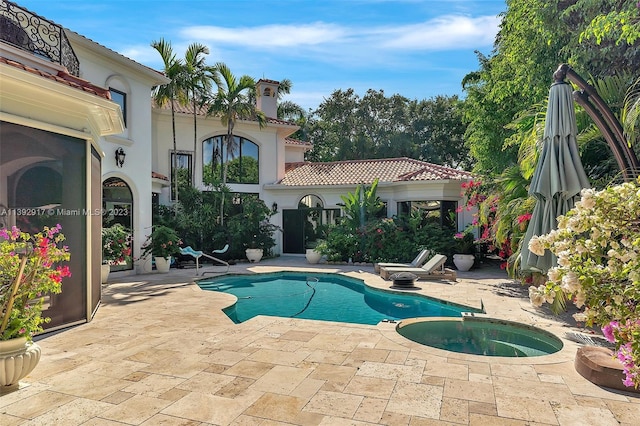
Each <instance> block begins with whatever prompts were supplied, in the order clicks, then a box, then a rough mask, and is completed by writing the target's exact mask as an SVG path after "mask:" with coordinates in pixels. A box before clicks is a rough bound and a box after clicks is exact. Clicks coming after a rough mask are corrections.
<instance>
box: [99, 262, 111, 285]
mask: <svg viewBox="0 0 640 426" xmlns="http://www.w3.org/2000/svg"><path fill="white" fill-rule="evenodd" d="M110 272H111V265H101V269H100V282H101V283H102V284H104V283H106V282H107V281H109V273H110Z"/></svg>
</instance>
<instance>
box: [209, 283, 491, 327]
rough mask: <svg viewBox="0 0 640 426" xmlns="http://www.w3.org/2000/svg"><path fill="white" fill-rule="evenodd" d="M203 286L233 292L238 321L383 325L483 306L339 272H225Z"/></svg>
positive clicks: (456, 314)
mask: <svg viewBox="0 0 640 426" xmlns="http://www.w3.org/2000/svg"><path fill="white" fill-rule="evenodd" d="M198 285H199V286H200V287H201V288H202V289H203V290H212V291H221V292H224V293H230V294H233V295H235V296H236V297H237V298H238V301H237V302H236V303H235V304H234V305H232V306H229V307H228V308H226V309H224V312H225V314H227V316H228V317H229V318H231V320H232V321H233V322H235V323H236V324H237V323H241V322H243V321H247V320H248V319H251V318H253V317H255V316H257V315H271V316H278V317H287V318H304V319H315V320H322V321H336V322H348V323H355V324H377V323H379V322H380V321H382V320H400V319H405V318H413V317H460V316H461V314H462V312H480V310H478V309H474V308H470V307H467V306H462V305H455V304H450V303H446V302H444V301H440V300H437V299H431V298H427V297H424V296H420V295H407V294H399V293H392V292H386V291H381V290H376V289H372V288H369V287H367V286H366V285H364V283H363V282H362V280H359V279H356V278H351V277H346V276H342V275H338V274H326V273H325V274H322V273H310V274H303V273H299V272H279V273H266V274H253V275H224V276H221V277H216V278H212V279H206V280H201V281H199V282H198Z"/></svg>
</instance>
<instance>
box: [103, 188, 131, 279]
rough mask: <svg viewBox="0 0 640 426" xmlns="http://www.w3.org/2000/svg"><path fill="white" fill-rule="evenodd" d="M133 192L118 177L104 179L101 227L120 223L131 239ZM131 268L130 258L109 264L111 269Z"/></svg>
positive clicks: (123, 269) (122, 269)
mask: <svg viewBox="0 0 640 426" xmlns="http://www.w3.org/2000/svg"><path fill="white" fill-rule="evenodd" d="M133 207H134V206H133V193H132V192H131V188H130V187H129V184H127V182H125V181H124V180H122V179H120V178H118V177H111V178H108V179H106V180H105V181H104V182H103V184H102V227H103V228H108V227H110V226H113V225H115V224H116V223H119V224H121V225H122V226H124V227H125V228H127V229H128V230H129V232H130V233H131V241H133ZM130 269H133V261H132V259H131V258H130V259H129V260H127V261H126V262H122V263H120V264H117V265H111V270H112V271H125V270H130Z"/></svg>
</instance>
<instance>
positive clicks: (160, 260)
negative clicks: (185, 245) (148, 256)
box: [154, 256, 171, 274]
mask: <svg viewBox="0 0 640 426" xmlns="http://www.w3.org/2000/svg"><path fill="white" fill-rule="evenodd" d="M154 260H155V262H156V270H157V271H158V272H160V273H161V274H166V273H167V272H169V268H171V256H169V257H154Z"/></svg>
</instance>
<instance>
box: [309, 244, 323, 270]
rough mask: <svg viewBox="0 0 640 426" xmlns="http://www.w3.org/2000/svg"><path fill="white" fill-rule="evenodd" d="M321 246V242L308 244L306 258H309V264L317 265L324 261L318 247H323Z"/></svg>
mask: <svg viewBox="0 0 640 426" xmlns="http://www.w3.org/2000/svg"><path fill="white" fill-rule="evenodd" d="M321 244H322V241H321V240H316V241H310V242H308V243H307V244H306V246H307V251H306V254H305V257H306V258H307V262H309V263H311V264H316V263H318V262H320V259H322V253H321V252H320V250H318V245H321Z"/></svg>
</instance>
